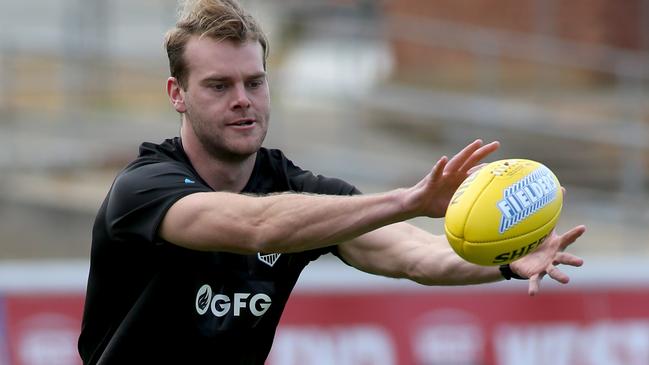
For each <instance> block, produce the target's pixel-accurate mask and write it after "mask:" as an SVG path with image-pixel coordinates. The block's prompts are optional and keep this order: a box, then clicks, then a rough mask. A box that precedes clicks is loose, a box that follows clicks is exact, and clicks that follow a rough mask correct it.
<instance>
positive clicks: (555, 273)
mask: <svg viewBox="0 0 649 365" xmlns="http://www.w3.org/2000/svg"><path fill="white" fill-rule="evenodd" d="M547 273H548V275H549V276H550V277H551V278H552V279H554V280H556V281H558V282H560V283H561V284H568V282H569V281H570V277H569V276H568V275H566V274H565V273H564V272H563V271H561V270H559V268H557V267H556V266H550V268H549V269H548V270H547Z"/></svg>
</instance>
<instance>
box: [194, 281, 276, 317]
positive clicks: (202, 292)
mask: <svg viewBox="0 0 649 365" xmlns="http://www.w3.org/2000/svg"><path fill="white" fill-rule="evenodd" d="M251 295H252V294H251V293H234V295H233V298H232V299H230V297H229V296H227V295H225V294H214V295H213V294H212V288H211V287H210V286H209V285H208V284H205V285H203V286H201V287H200V289H198V292H197V293H196V302H195V305H196V312H197V313H198V314H199V315H201V316H202V315H204V314H205V313H207V311H208V310H210V311H211V312H212V314H213V315H215V316H216V317H223V316H225V315H226V314H228V313H229V312H230V309H232V312H233V315H234V316H235V317H239V316H240V315H241V313H242V311H249V312H250V313H251V314H252V315H253V316H255V317H261V316H263V315H264V313H266V311H267V310H268V308H270V305H271V304H272V301H271V299H270V297H269V296H268V295H266V294H264V293H257V294H255V295H253V296H252V297H250V296H251ZM248 298H250V300H248Z"/></svg>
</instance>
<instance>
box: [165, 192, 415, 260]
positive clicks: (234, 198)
mask: <svg viewBox="0 0 649 365" xmlns="http://www.w3.org/2000/svg"><path fill="white" fill-rule="evenodd" d="M405 194H407V193H406V190H403V189H401V190H393V191H390V192H386V193H381V194H369V195H359V196H329V195H313V194H295V193H283V194H275V195H268V196H262V197H251V196H246V195H241V194H233V193H222V192H217V193H197V194H192V195H190V196H187V197H185V198H183V199H181V200H180V201H178V202H177V203H176V204H174V206H172V208H170V209H169V211H168V212H167V215H166V217H165V219H164V221H163V223H162V226H161V231H160V233H161V235H162V236H163V238H164V239H166V240H168V241H170V242H172V243H175V244H178V245H180V246H184V247H188V248H191V249H197V250H210V251H212V250H215V251H229V252H236V253H254V252H278V253H280V252H298V251H304V250H308V249H315V248H319V247H325V246H329V245H333V244H337V243H340V242H343V241H347V240H350V239H352V238H354V237H357V236H359V235H361V234H363V233H366V232H369V231H372V230H374V229H376V228H378V227H381V226H384V225H387V224H390V223H394V222H398V221H402V220H404V219H408V218H411V216H412V215H413V213H411V212H408V209H407V207H404V203H403V202H404V201H405V200H406V199H405V198H404V197H405Z"/></svg>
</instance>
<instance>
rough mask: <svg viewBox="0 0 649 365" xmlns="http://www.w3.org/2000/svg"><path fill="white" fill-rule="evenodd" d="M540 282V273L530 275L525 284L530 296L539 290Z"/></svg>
mask: <svg viewBox="0 0 649 365" xmlns="http://www.w3.org/2000/svg"><path fill="white" fill-rule="evenodd" d="M540 283H541V275H540V274H534V275H532V276H531V277H530V279H529V283H528V285H527V293H528V294H529V295H530V296H532V297H533V296H535V295H536V294H537V293H538V292H539V286H540Z"/></svg>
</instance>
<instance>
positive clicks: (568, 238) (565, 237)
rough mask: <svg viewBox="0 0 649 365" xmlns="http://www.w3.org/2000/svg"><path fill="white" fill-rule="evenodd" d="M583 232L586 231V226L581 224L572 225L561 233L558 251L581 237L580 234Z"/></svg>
mask: <svg viewBox="0 0 649 365" xmlns="http://www.w3.org/2000/svg"><path fill="white" fill-rule="evenodd" d="M584 232H586V226H583V225H581V226H577V227H574V228H573V229H571V230H569V231H568V232H566V233H564V234H562V235H561V238H560V241H559V250H560V251H563V250H565V249H566V247H568V246H570V244H571V243H573V242H575V241H576V240H577V238H579V237H581V235H582V234H584Z"/></svg>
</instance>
